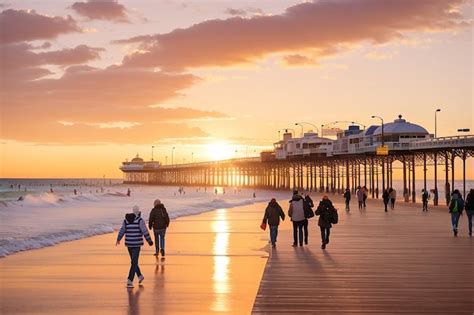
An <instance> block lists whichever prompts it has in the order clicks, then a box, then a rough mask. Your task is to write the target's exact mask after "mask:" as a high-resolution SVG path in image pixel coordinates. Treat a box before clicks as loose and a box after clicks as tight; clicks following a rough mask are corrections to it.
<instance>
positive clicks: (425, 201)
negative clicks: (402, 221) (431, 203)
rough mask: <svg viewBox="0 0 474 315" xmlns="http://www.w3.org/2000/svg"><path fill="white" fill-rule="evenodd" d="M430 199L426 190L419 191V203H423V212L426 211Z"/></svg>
mask: <svg viewBox="0 0 474 315" xmlns="http://www.w3.org/2000/svg"><path fill="white" fill-rule="evenodd" d="M429 199H430V194H429V193H428V191H427V190H425V189H422V190H421V202H422V203H423V211H428V200H429Z"/></svg>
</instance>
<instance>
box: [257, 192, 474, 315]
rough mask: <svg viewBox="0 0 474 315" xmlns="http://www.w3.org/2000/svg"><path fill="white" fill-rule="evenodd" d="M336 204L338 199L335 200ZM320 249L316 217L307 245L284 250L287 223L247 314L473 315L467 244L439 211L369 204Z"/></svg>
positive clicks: (463, 227)
mask: <svg viewBox="0 0 474 315" xmlns="http://www.w3.org/2000/svg"><path fill="white" fill-rule="evenodd" d="M339 201H340V200H339ZM336 207H337V208H338V209H339V217H340V221H339V224H337V225H336V226H335V227H334V228H333V229H332V230H331V237H330V244H328V246H327V248H326V250H322V249H321V248H320V245H321V244H320V235H319V228H317V227H316V223H317V218H313V219H311V220H310V244H309V245H308V246H304V247H297V248H293V247H291V244H292V242H293V239H292V237H293V236H292V231H291V225H290V224H291V223H290V222H284V223H283V225H282V226H280V233H279V236H278V237H279V239H278V245H277V248H276V249H274V250H273V251H271V255H270V258H269V260H268V263H267V266H266V268H265V272H264V275H263V278H262V281H261V284H260V288H259V291H258V294H257V297H256V300H255V304H254V307H253V313H254V314H275V313H281V314H283V313H287V314H288V313H313V314H336V313H340V314H350V313H358V314H369V313H373V314H400V313H404V314H469V315H471V314H474V251H473V246H474V245H473V239H472V238H470V237H469V236H468V233H467V219H466V216H463V217H461V220H460V223H459V224H460V233H459V235H458V237H457V238H454V237H453V234H452V232H451V231H450V217H449V214H448V213H447V210H445V208H444V207H439V208H437V209H433V210H431V211H429V212H427V213H426V212H425V213H423V212H422V211H421V209H420V208H419V207H418V206H416V207H414V206H413V205H406V204H399V205H398V206H397V207H396V209H395V210H394V211H390V212H388V213H385V212H383V210H382V209H381V206H380V202H379V201H371V202H369V204H368V208H367V210H366V211H364V212H360V211H359V210H357V209H353V210H351V212H350V213H348V214H346V213H344V211H343V210H342V211H341V209H344V207H343V206H342V204H341V203H340V202H339V203H336Z"/></svg>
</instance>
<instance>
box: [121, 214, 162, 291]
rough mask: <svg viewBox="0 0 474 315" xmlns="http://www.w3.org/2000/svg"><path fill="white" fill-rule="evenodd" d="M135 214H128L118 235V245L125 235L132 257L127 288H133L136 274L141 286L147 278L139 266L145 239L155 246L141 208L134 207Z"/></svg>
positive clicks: (126, 244)
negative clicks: (142, 216)
mask: <svg viewBox="0 0 474 315" xmlns="http://www.w3.org/2000/svg"><path fill="white" fill-rule="evenodd" d="M132 210H133V213H127V214H126V215H125V220H123V224H122V227H121V228H120V231H119V233H118V235H117V242H116V245H119V244H120V241H121V240H122V238H123V236H124V235H125V246H127V248H128V253H129V255H130V271H129V273H128V279H127V288H133V278H134V277H135V274H137V276H138V283H139V284H141V283H142V282H143V280H144V279H145V277H144V276H143V275H142V273H141V271H140V267H139V266H138V258H139V257H140V248H141V246H143V237H145V238H146V241H147V242H148V244H149V245H150V246H153V241H152V240H151V237H150V234H149V233H148V230H147V228H146V225H145V221H144V220H143V219H142V218H141V216H140V214H141V213H140V208H139V207H138V206H133V209H132Z"/></svg>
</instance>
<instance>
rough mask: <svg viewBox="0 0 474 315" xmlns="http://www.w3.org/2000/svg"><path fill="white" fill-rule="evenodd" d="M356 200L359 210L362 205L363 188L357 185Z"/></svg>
mask: <svg viewBox="0 0 474 315" xmlns="http://www.w3.org/2000/svg"><path fill="white" fill-rule="evenodd" d="M356 195H357V202H358V203H359V210H361V209H362V208H363V207H364V190H363V189H362V188H361V187H360V186H359V187H357V192H356Z"/></svg>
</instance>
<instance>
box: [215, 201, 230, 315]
mask: <svg viewBox="0 0 474 315" xmlns="http://www.w3.org/2000/svg"><path fill="white" fill-rule="evenodd" d="M216 212H217V215H216V220H215V221H214V222H213V223H212V230H213V231H214V232H215V233H216V235H215V239H214V248H213V250H214V274H213V280H214V293H215V300H214V302H213V303H212V306H211V309H212V310H213V311H217V312H225V311H229V301H228V299H227V297H228V294H229V293H230V291H231V288H230V284H229V263H230V259H229V257H228V256H227V254H228V247H229V223H228V222H227V211H226V209H219V210H217V211H216Z"/></svg>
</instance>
